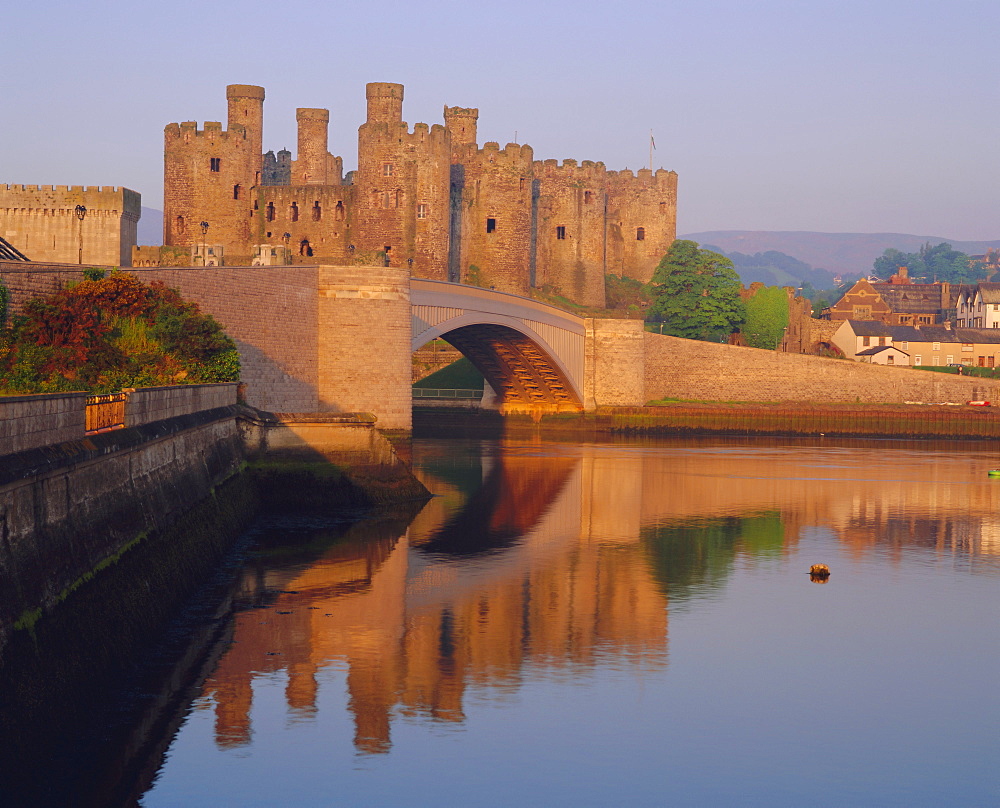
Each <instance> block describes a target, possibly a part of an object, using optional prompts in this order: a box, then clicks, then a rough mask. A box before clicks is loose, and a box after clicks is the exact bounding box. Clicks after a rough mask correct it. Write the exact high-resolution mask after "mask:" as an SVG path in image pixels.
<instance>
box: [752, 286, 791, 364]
mask: <svg viewBox="0 0 1000 808" xmlns="http://www.w3.org/2000/svg"><path fill="white" fill-rule="evenodd" d="M746 311H747V314H746V322H745V323H744V324H743V328H742V329H740V330H741V331H742V332H743V338H744V340H745V341H746V344H747V345H749V346H750V347H751V348H768V349H770V350H774V349H775V348H776V347H777V346H778V343H779V342H780V341H781V337H782V336H783V335H784V333H785V328H787V327H788V295H787V294H786V293H785V290H784V289H781V288H779V287H777V286H765V287H763V288H758V289H757V294H755V295H754V296H753V297H751V298H750V299H749V300H747V301H746Z"/></svg>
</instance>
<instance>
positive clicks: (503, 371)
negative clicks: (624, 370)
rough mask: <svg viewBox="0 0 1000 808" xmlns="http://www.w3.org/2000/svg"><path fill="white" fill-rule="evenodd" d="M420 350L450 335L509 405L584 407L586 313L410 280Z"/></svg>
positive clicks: (553, 408)
mask: <svg viewBox="0 0 1000 808" xmlns="http://www.w3.org/2000/svg"><path fill="white" fill-rule="evenodd" d="M410 304H411V306H412V324H413V339H412V341H411V343H410V347H411V350H413V351H416V350H417V349H418V348H420V347H421V346H423V345H426V344H427V343H428V342H430V341H431V340H432V339H436V338H438V337H443V338H444V339H446V340H447V341H448V342H450V343H451V344H452V345H453V346H455V347H456V348H457V349H458V350H459V351H461V352H462V353H463V354H465V356H466V357H468V358H469V360H470V361H471V362H472V363H473V364H474V365H475V366H476V367H477V368H478V369H479V370H480V372H481V373H482V374H483V376H485V377H486V380H487V382H488V383H489V385H490V386H491V387H492V388H493V390H494V391H495V392H496V393H497V397H498V400H499V401H500V402H501V408H502V409H507V410H511V409H525V408H527V409H532V408H538V407H541V408H544V409H545V410H548V411H559V410H571V411H577V410H581V409H583V402H584V389H585V377H584V355H585V350H584V345H585V342H586V336H587V329H586V325H585V321H584V319H583V318H582V317H577V316H575V315H573V314H570V313H568V312H565V311H562V310H561V309H556V308H553V307H552V306H547V305H545V304H544V303H539V302H538V301H535V300H529V299H527V298H523V297H518V296H516V295H511V294H506V293H504V292H494V291H490V290H487V289H480V288H478V287H472V286H463V285H461V284H456V283H444V282H442V281H428V280H418V279H417V278H413V279H411V281H410Z"/></svg>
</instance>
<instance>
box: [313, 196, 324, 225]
mask: <svg viewBox="0 0 1000 808" xmlns="http://www.w3.org/2000/svg"><path fill="white" fill-rule="evenodd" d="M322 218H323V209H322V208H321V207H320V206H319V200H318V199H317V200H316V202H315V203H314V204H313V221H314V222H318V221H320V219H322Z"/></svg>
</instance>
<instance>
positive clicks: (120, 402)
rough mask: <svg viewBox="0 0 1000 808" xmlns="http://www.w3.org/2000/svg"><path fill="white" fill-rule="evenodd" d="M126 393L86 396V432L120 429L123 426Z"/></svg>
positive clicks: (126, 399)
mask: <svg viewBox="0 0 1000 808" xmlns="http://www.w3.org/2000/svg"><path fill="white" fill-rule="evenodd" d="M127 401H128V393H111V394H109V395H103V396H87V420H86V423H87V426H86V429H87V434H93V433H95V432H104V431H106V430H108V429H122V428H123V427H124V426H125V403H126V402H127Z"/></svg>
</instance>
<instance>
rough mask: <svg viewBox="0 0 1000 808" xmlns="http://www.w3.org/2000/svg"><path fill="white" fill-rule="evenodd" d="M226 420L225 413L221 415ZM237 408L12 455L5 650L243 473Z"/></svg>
mask: <svg viewBox="0 0 1000 808" xmlns="http://www.w3.org/2000/svg"><path fill="white" fill-rule="evenodd" d="M216 412H218V411H216ZM243 460H244V447H243V442H242V438H241V434H240V430H239V426H238V424H237V416H236V413H235V408H233V411H226V414H225V415H219V414H213V415H210V414H206V413H199V414H197V415H187V416H182V417H180V418H175V419H172V420H170V421H160V422H157V423H154V424H146V425H143V426H140V427H134V428H126V429H117V430H112V431H110V432H105V433H102V434H99V435H91V436H88V437H87V438H85V439H83V437H82V435H81V438H80V439H78V440H72V441H68V442H63V443H59V444H56V445H54V446H50V447H41V448H35V449H33V450H30V451H26V452H21V453H19V454H13V455H6V456H4V457H3V460H2V462H0V529H2V534H3V536H4V540H5V548H6V550H5V552H4V553H3V554H2V558H0V591H3V592H4V593H5V594H4V597H3V598H2V599H0V647H2V646H3V644H4V642H5V640H6V638H7V637H8V636H9V634H10V633H11V632H12V631H13V630H15V629H17V628H31V626H32V625H33V624H34V622H35V621H36V620H38V619H39V617H41V616H42V615H43V614H44V613H47V612H48V611H50V610H51V609H53V608H54V607H55V606H56V605H57V604H59V603H60V602H61V601H62V600H64V599H65V598H66V597H68V596H69V594H71V593H72V592H73V591H74V590H75V589H77V588H79V587H80V586H81V585H83V584H84V583H85V582H86V581H87V580H88V579H89V577H92V576H93V575H94V574H96V573H97V572H98V571H100V570H101V569H103V568H105V567H107V566H109V565H111V564H113V563H115V561H116V559H118V558H119V557H120V556H121V555H122V554H124V553H125V552H127V551H128V550H130V549H131V548H132V547H134V546H137V545H139V544H140V543H141V542H142V541H143V540H144V539H145V538H146V537H147V536H149V535H152V534H154V533H156V532H157V531H160V530H163V529H165V528H167V527H169V526H170V525H172V524H174V523H175V522H176V521H177V520H178V519H180V518H181V517H182V516H183V515H184V514H186V513H187V512H188V511H189V510H190V508H192V507H193V506H195V505H196V504H198V503H199V502H201V501H202V500H204V499H205V498H206V497H207V496H209V494H210V493H211V491H212V490H213V488H214V487H215V486H218V485H220V484H221V483H223V482H224V481H225V480H227V479H228V478H229V477H231V476H233V475H235V474H237V473H238V472H239V470H240V468H241V464H242V462H243Z"/></svg>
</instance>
